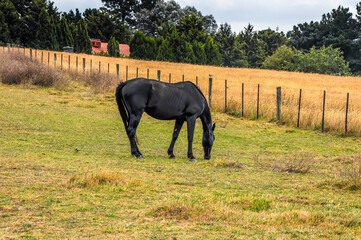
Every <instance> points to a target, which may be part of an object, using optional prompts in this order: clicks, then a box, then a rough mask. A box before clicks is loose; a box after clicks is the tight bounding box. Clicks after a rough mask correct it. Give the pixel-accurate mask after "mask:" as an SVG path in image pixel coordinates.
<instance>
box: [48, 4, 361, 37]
mask: <svg viewBox="0 0 361 240" xmlns="http://www.w3.org/2000/svg"><path fill="white" fill-rule="evenodd" d="M52 1H53V2H54V3H55V5H56V6H57V7H58V8H59V10H60V11H65V12H68V11H69V10H70V9H73V10H75V8H79V10H80V11H81V12H83V11H84V10H85V9H86V8H99V7H101V6H103V4H102V2H101V0H77V1H74V0H52ZM176 2H178V3H179V4H180V5H181V7H185V6H187V5H189V6H194V7H195V8H196V9H197V10H198V11H201V12H202V14H203V15H210V14H212V15H213V17H214V18H215V20H216V21H217V23H218V25H219V24H222V23H228V24H230V25H231V27H232V30H233V31H234V32H236V33H238V32H240V31H242V30H244V28H245V27H247V25H248V24H249V23H250V24H251V25H253V26H254V30H264V29H267V28H271V29H272V30H279V31H283V32H284V33H286V32H288V31H290V30H292V28H293V26H294V25H297V24H299V23H304V22H310V21H320V20H321V17H322V15H323V14H324V13H329V12H331V11H332V9H335V8H337V7H338V6H339V5H342V6H343V7H348V8H349V9H350V11H351V12H352V13H354V14H355V13H356V4H357V3H359V2H360V0H357V1H355V0H251V1H249V0H248V1H247V0H176Z"/></svg>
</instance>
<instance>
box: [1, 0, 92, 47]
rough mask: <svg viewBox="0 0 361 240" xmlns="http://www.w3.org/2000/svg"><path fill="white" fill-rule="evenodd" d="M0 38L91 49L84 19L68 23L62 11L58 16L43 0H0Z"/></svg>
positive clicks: (6, 41) (32, 43) (47, 45)
mask: <svg viewBox="0 0 361 240" xmlns="http://www.w3.org/2000/svg"><path fill="white" fill-rule="evenodd" d="M0 42H3V43H14V44H19V45H23V46H27V47H33V48H40V49H50V50H56V51H58V50H61V49H62V47H64V46H73V47H74V49H75V51H76V52H84V53H91V42H90V39H89V35H88V28H87V25H86V23H85V20H84V19H83V18H80V19H79V21H76V22H72V23H71V24H68V20H67V17H66V14H63V15H62V16H61V15H60V13H59V12H58V9H57V8H56V7H55V6H54V3H53V2H49V1H47V0H2V1H1V2H0Z"/></svg>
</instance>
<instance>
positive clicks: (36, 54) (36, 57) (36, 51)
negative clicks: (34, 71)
mask: <svg viewBox="0 0 361 240" xmlns="http://www.w3.org/2000/svg"><path fill="white" fill-rule="evenodd" d="M35 61H38V49H35Z"/></svg>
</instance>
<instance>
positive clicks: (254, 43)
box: [0, 0, 361, 74]
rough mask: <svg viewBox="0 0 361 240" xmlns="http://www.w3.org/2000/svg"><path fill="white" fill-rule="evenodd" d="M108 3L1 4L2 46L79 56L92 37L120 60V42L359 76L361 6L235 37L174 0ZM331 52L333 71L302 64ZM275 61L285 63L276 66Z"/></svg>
mask: <svg viewBox="0 0 361 240" xmlns="http://www.w3.org/2000/svg"><path fill="white" fill-rule="evenodd" d="M102 2H103V4H104V6H103V7H101V8H99V9H86V10H85V11H84V13H80V12H79V10H78V9H76V10H75V11H72V10H71V11H69V12H68V13H60V12H59V11H58V9H57V8H56V7H55V6H54V3H53V2H51V1H49V0H2V1H1V2H0V43H1V42H2V43H8V42H10V43H15V44H19V45H23V46H27V47H33V48H42V49H51V50H61V49H62V47H64V46H73V47H74V48H75V51H76V52H85V53H90V52H91V42H90V39H89V36H90V37H92V38H97V39H100V40H101V41H103V42H109V45H108V46H109V49H108V52H109V54H110V55H112V56H119V52H118V51H117V47H116V46H117V44H118V43H119V42H120V43H126V44H129V45H130V48H131V57H133V58H137V59H148V60H161V61H171V62H185V63H194V64H207V65H221V66H230V67H250V68H260V67H263V68H272V69H281V70H289V71H311V72H319V71H323V73H330V74H334V73H342V74H345V73H347V72H348V71H344V67H346V68H348V67H350V68H351V71H352V72H353V73H360V72H361V56H360V55H361V41H360V39H359V34H360V30H361V17H360V16H361V14H360V13H361V2H360V3H359V4H357V6H356V8H357V15H356V18H353V16H352V13H351V12H349V9H348V8H343V7H341V6H340V7H339V8H338V9H333V10H332V12H331V13H328V14H324V15H323V16H322V19H321V21H320V22H313V21H312V22H310V23H303V24H298V25H297V26H295V27H294V28H293V30H292V31H290V32H288V33H287V35H285V34H284V33H283V32H277V31H273V30H271V29H266V30H262V31H254V30H253V26H252V25H251V24H249V25H248V26H247V27H246V28H245V29H244V30H243V31H241V32H239V33H238V34H236V33H235V32H233V31H232V29H231V27H230V25H228V24H227V23H225V24H221V25H220V26H218V25H217V23H216V21H215V19H214V18H213V16H212V15H206V16H204V15H202V13H201V12H199V11H198V10H197V9H195V8H194V7H189V6H187V7H185V8H182V7H180V5H179V4H178V3H176V2H175V1H174V0H170V1H165V0H102ZM286 53H289V54H286ZM325 54H331V55H332V56H337V58H331V57H330V61H331V60H335V62H332V61H331V62H330V61H328V64H329V65H330V66H332V67H331V70H325V67H320V68H317V69H318V70H315V68H310V67H301V66H307V64H304V63H302V64H301V63H300V61H301V59H306V58H311V57H312V58H314V59H313V60H312V61H313V62H314V63H318V60H317V59H318V58H317V56H318V55H325ZM291 55H292V60H289V58H290V56H291ZM331 55H330V56H331ZM282 57H284V58H285V59H282ZM336 60H337V61H336ZM345 60H346V61H347V63H345ZM277 61H281V62H282V64H276V65H275V63H276V62H277ZM305 61H306V60H305ZM312 61H311V62H312ZM340 61H341V62H342V61H343V64H341V65H342V66H341V65H340V64H339V63H340ZM309 62H310V61H309ZM323 62H324V61H323ZM283 63H284V64H283ZM288 64H290V66H288ZM297 64H298V65H297ZM291 65H292V66H291ZM335 66H339V67H335Z"/></svg>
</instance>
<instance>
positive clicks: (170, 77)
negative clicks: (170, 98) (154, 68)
mask: <svg viewBox="0 0 361 240" xmlns="http://www.w3.org/2000/svg"><path fill="white" fill-rule="evenodd" d="M171 82H172V73H169V83H171Z"/></svg>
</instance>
